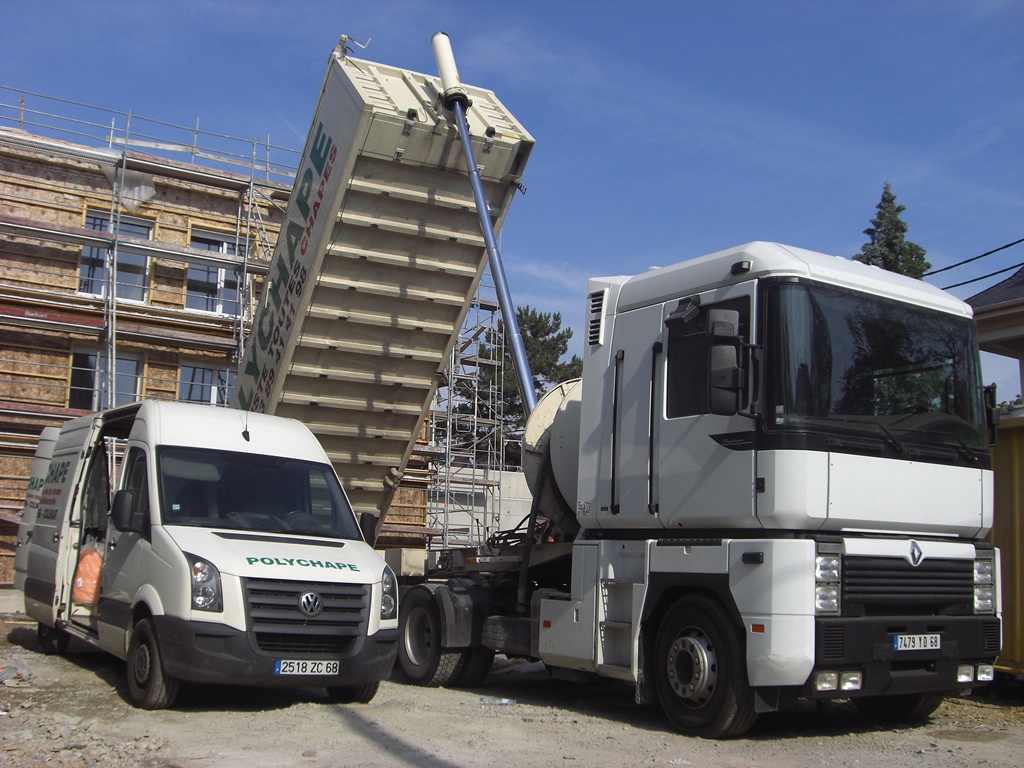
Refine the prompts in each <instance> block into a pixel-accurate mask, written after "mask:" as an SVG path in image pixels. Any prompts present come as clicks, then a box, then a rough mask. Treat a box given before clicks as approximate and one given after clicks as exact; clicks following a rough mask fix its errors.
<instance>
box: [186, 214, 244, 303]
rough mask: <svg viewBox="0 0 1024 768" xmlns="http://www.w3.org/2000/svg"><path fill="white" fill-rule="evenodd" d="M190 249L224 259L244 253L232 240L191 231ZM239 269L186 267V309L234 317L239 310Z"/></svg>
mask: <svg viewBox="0 0 1024 768" xmlns="http://www.w3.org/2000/svg"><path fill="white" fill-rule="evenodd" d="M189 245H190V246H191V247H192V248H197V249H199V250H203V251H212V252H214V253H221V254H224V255H227V256H235V255H237V254H239V253H240V252H243V250H244V246H240V247H237V248H236V246H235V241H234V238H231V239H228V238H227V237H225V236H224V235H218V234H216V233H210V232H193V233H192V238H191V239H190V240H189ZM238 274H239V270H238V269H236V268H235V267H216V266H212V265H209V264H189V265H188V276H187V278H186V284H185V307H186V308H187V309H197V310H199V311H201V312H216V313H217V314H220V315H237V314H238V308H239V286H238Z"/></svg>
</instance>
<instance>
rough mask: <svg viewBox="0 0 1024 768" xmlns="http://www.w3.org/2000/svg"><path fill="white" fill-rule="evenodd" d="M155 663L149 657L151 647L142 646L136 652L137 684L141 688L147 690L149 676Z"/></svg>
mask: <svg viewBox="0 0 1024 768" xmlns="http://www.w3.org/2000/svg"><path fill="white" fill-rule="evenodd" d="M152 666H153V661H152V658H151V657H150V655H149V646H148V645H146V644H145V643H143V644H141V645H140V646H139V647H138V649H137V650H136V652H135V663H134V665H133V668H134V671H135V682H136V683H137V684H138V686H139V687H140V688H145V687H146V684H147V683H148V682H149V675H150V672H151V670H152Z"/></svg>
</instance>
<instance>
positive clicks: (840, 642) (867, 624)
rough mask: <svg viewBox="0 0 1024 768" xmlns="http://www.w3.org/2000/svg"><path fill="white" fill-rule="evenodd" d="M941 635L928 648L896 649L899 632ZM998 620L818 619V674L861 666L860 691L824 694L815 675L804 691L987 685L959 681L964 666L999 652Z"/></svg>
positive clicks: (869, 693)
mask: <svg viewBox="0 0 1024 768" xmlns="http://www.w3.org/2000/svg"><path fill="white" fill-rule="evenodd" d="M936 634H937V635H938V636H939V637H940V640H941V645H940V647H939V648H936V649H928V650H912V651H906V650H896V648H895V637H896V636H897V635H936ZM1000 641H1001V625H1000V619H999V618H997V617H995V616H984V617H981V616H944V617H935V616H931V617H921V618H919V619H907V618H901V619H899V620H896V621H894V620H893V619H892V618H889V619H885V618H836V619H821V618H819V619H818V620H817V621H816V622H815V653H814V657H815V670H814V671H815V672H820V671H823V670H837V671H845V670H854V671H856V670H859V671H861V672H862V673H863V674H862V686H861V689H860V691H853V692H850V691H832V692H820V691H815V690H814V688H813V681H814V677H815V675H814V673H812V675H811V678H810V681H809V683H808V686H807V690H806V691H805V693H806V694H807V695H809V696H813V697H815V698H828V697H849V696H851V695H862V696H875V695H880V694H899V693H926V692H931V691H935V692H944V691H957V690H963V689H966V688H975V687H978V686H981V685H985V683H984V682H978V681H977V680H974V681H971V682H963V681H958V679H957V670H958V668H959V667H960V666H961V665H974V666H977V665H978V664H993V663H994V662H995V659H996V656H998V655H999V650H1000Z"/></svg>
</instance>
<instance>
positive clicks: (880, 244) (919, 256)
mask: <svg viewBox="0 0 1024 768" xmlns="http://www.w3.org/2000/svg"><path fill="white" fill-rule="evenodd" d="M905 210H907V207H906V206H905V205H897V204H896V195H894V194H893V193H892V187H891V186H890V185H889V182H886V183H885V187H884V188H883V189H882V199H881V201H880V202H879V203H878V207H877V211H878V213H877V215H876V216H875V218H873V219H871V226H870V227H868V228H867V229H865V230H864V234H865V235H867V236H868V237H869V238H871V239H870V240H869V241H868V242H866V243H865V244H864V245H862V246H861V249H860V253H858V254H857V255H855V256H854V257H853V258H854V260H855V261H860V262H863V263H864V264H871V265H873V266H876V267H881V268H882V269H887V270H889V271H890V272H898V273H900V274H901V275H909V276H910V277H917V278H920V277H922V276H923V275H924V273H925V272H927V271H928V270H929V269H931V266H932V265H931V264H930V263H928V261H926V260H925V258H924V255H925V250H924V248H922V247H921V246H920V245H918V244H917V243H913V242H911V241H910V240H907V239H906V235H907V225H906V223H905V222H904V221H903V219H901V218H900V214H901V213H903V212H904V211H905Z"/></svg>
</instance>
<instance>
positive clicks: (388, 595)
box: [380, 565, 398, 621]
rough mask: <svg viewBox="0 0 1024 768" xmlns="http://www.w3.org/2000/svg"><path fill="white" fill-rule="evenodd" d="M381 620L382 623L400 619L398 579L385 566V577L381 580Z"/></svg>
mask: <svg viewBox="0 0 1024 768" xmlns="http://www.w3.org/2000/svg"><path fill="white" fill-rule="evenodd" d="M380 587H381V595H380V618H381V621H387V620H389V619H397V618H398V579H396V578H395V572H394V571H392V570H391V568H390V567H389V566H386V565H385V566H384V575H383V577H382V578H381V580H380Z"/></svg>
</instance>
